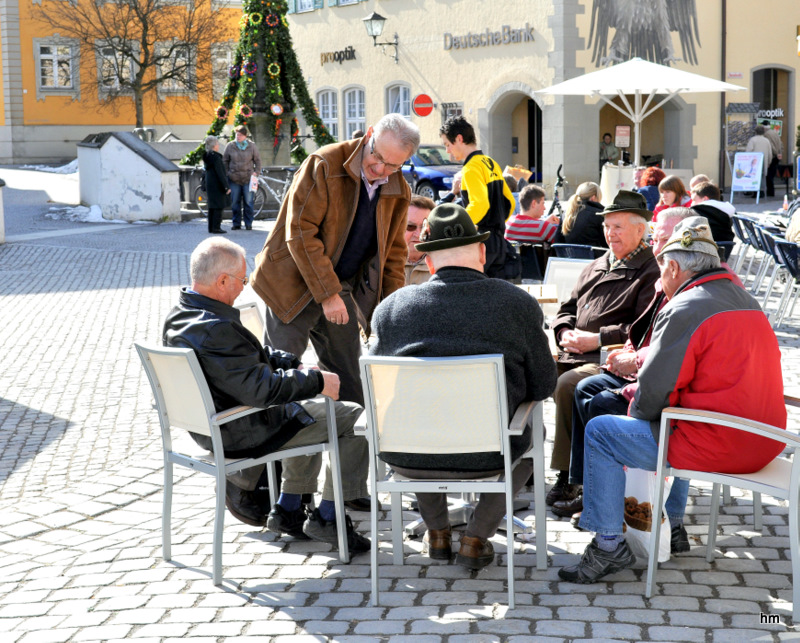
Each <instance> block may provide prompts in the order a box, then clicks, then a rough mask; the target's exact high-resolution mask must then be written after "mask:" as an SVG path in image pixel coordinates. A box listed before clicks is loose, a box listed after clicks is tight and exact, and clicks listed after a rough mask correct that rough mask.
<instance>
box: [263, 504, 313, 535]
mask: <svg viewBox="0 0 800 643" xmlns="http://www.w3.org/2000/svg"><path fill="white" fill-rule="evenodd" d="M307 517H308V514H306V511H305V508H304V507H303V505H300V509H298V510H296V511H287V510H286V509H284V508H283V507H281V506H280V505H278V504H276V505H275V506H274V507H272V511H270V512H269V516H267V529H269V530H270V531H272V532H275V533H276V534H289V535H290V536H294V537H295V538H300V539H301V540H308V536H306V535H305V534H304V533H303V523H304V522H305V521H306V518H307Z"/></svg>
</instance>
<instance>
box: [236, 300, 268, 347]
mask: <svg viewBox="0 0 800 643" xmlns="http://www.w3.org/2000/svg"><path fill="white" fill-rule="evenodd" d="M236 308H238V309H239V319H240V321H241V322H242V326H244V327H245V328H246V329H247V330H249V331H250V332H251V333H253V335H255V336H256V337H257V338H258V341H260V342H262V343H263V342H264V318H263V317H261V311H260V310H258V306H257V305H256V302H254V301H249V302H247V303H245V304H236Z"/></svg>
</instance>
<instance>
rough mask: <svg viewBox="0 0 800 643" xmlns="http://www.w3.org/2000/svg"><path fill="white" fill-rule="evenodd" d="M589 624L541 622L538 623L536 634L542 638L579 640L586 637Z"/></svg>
mask: <svg viewBox="0 0 800 643" xmlns="http://www.w3.org/2000/svg"><path fill="white" fill-rule="evenodd" d="M587 627H588V626H587V624H586V623H580V622H577V621H539V622H538V623H536V627H535V632H536V634H539V635H542V636H562V637H565V638H570V639H572V638H577V637H582V636H585V635H586V631H587Z"/></svg>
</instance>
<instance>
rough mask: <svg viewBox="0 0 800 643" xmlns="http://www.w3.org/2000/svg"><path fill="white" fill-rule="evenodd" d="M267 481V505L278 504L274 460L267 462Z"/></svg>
mask: <svg viewBox="0 0 800 643" xmlns="http://www.w3.org/2000/svg"><path fill="white" fill-rule="evenodd" d="M267 483H268V484H269V505H270V507H274V506H275V505H276V504H278V476H277V475H275V461H274V460H272V461H271V462H267Z"/></svg>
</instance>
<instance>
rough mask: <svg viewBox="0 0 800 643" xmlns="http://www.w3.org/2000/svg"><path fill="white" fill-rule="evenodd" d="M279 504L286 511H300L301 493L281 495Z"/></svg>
mask: <svg viewBox="0 0 800 643" xmlns="http://www.w3.org/2000/svg"><path fill="white" fill-rule="evenodd" d="M278 504H279V505H280V506H281V507H283V508H284V509H286V511H297V510H298V509H300V494H299V493H281V495H280V496H279V497H278Z"/></svg>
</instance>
